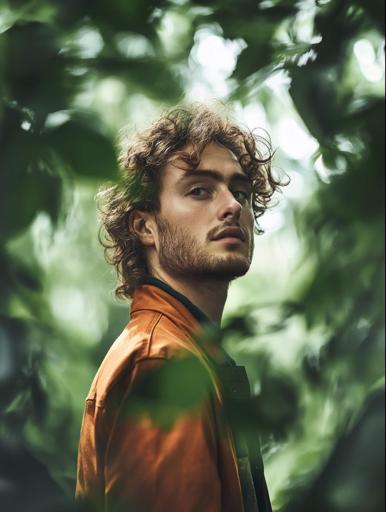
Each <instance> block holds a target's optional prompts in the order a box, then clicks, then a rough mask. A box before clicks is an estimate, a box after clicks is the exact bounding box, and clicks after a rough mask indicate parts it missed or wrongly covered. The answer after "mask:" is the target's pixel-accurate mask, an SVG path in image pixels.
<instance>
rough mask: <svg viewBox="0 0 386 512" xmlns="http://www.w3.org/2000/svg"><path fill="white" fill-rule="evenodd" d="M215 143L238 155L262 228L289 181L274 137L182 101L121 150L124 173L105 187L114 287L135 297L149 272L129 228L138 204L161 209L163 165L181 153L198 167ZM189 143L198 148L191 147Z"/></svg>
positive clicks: (105, 225) (108, 252) (143, 208)
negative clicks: (280, 175)
mask: <svg viewBox="0 0 386 512" xmlns="http://www.w3.org/2000/svg"><path fill="white" fill-rule="evenodd" d="M210 143H217V144H220V145H222V146H224V147H226V148H228V149H229V150H231V151H232V152H233V153H234V155H235V156H236V157H237V159H238V161H239V163H240V165H241V167H242V169H243V171H244V172H245V174H246V175H247V176H248V177H249V178H250V181H251V184H252V209H253V214H254V218H255V223H256V227H255V230H256V233H257V234H261V233H262V232H263V230H262V229H261V228H260V226H259V223H258V218H259V217H261V215H263V213H264V212H265V211H266V209H267V208H268V207H269V203H270V201H271V198H272V195H273V194H274V193H275V191H277V190H280V187H281V186H282V185H284V184H283V183H281V182H280V181H279V180H278V179H277V178H275V177H274V175H273V173H272V158H273V151H272V148H271V143H270V140H269V139H265V138H263V137H258V136H256V135H255V134H254V133H253V132H251V131H250V130H249V129H247V128H242V127H240V126H238V125H236V124H235V123H233V122H231V121H230V120H229V119H228V117H226V116H224V115H222V113H219V112H217V111H216V110H214V109H210V108H209V107H207V106H204V105H188V106H179V107H176V108H174V109H172V110H170V111H168V112H166V113H165V114H164V115H163V116H162V117H161V118H160V119H158V120H157V121H156V122H155V123H154V124H152V125H151V126H150V128H149V129H148V130H146V131H144V132H142V133H140V134H138V135H137V136H136V139H135V140H134V141H133V142H131V143H130V144H129V145H128V147H127V146H126V148H125V149H124V150H123V151H122V153H121V156H120V164H121V179H120V181H119V183H118V184H116V185H114V186H111V187H109V188H106V189H104V190H102V191H101V192H100V194H99V196H100V198H101V199H102V203H103V204H101V205H100V213H101V220H102V226H101V228H102V230H104V238H103V239H102V237H100V241H101V243H102V245H103V246H104V248H105V257H106V260H107V262H108V263H110V264H111V265H113V266H114V267H115V268H116V270H117V274H118V278H119V283H118V286H117V288H116V290H115V293H116V295H117V296H119V297H121V298H131V297H132V294H133V292H134V290H135V289H136V288H137V287H138V286H140V285H141V283H142V281H143V279H144V278H145V277H147V276H148V275H149V273H148V268H147V261H146V256H145V252H144V248H143V247H142V244H141V243H140V241H139V239H138V238H137V236H136V234H135V233H134V232H131V231H130V224H129V217H130V214H131V212H132V211H133V210H135V209H138V210H141V211H151V212H158V211H159V208H160V204H159V190H160V175H161V172H160V171H161V170H162V169H163V168H164V167H165V165H166V164H167V163H168V162H169V161H170V159H171V158H172V157H176V156H178V157H179V158H181V159H182V161H183V162H184V163H185V164H187V165H188V168H190V169H192V170H194V169H196V168H197V167H198V165H199V163H200V159H201V154H202V152H203V150H204V149H205V147H206V146H207V145H208V144H210ZM187 145H189V146H190V147H192V148H193V149H192V150H191V151H189V153H188V152H186V151H184V149H185V148H186V146H187Z"/></svg>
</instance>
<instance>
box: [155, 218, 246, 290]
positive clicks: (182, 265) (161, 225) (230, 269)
mask: <svg viewBox="0 0 386 512" xmlns="http://www.w3.org/2000/svg"><path fill="white" fill-rule="evenodd" d="M155 220H156V224H157V227H158V234H159V244H160V247H159V254H158V258H159V264H160V266H161V268H162V269H164V270H165V271H166V272H168V273H169V274H170V275H172V276H176V277H183V278H185V279H186V278H187V279H211V280H222V281H223V280H227V281H231V280H233V279H235V278H237V277H241V276H243V275H245V274H246V273H247V272H248V270H249V267H250V265H251V259H252V254H253V248H254V247H253V237H251V240H250V242H249V251H248V255H245V254H241V253H240V250H239V248H238V247H232V248H229V249H226V254H222V255H219V254H210V252H209V250H206V249H205V248H203V247H200V244H199V243H198V242H197V240H196V239H195V238H194V237H193V236H192V235H191V234H190V232H189V231H188V230H185V229H183V228H181V227H179V226H174V225H172V224H170V223H169V222H168V221H167V220H166V219H162V218H161V217H156V219H155ZM232 251H233V252H232ZM224 252H225V250H224Z"/></svg>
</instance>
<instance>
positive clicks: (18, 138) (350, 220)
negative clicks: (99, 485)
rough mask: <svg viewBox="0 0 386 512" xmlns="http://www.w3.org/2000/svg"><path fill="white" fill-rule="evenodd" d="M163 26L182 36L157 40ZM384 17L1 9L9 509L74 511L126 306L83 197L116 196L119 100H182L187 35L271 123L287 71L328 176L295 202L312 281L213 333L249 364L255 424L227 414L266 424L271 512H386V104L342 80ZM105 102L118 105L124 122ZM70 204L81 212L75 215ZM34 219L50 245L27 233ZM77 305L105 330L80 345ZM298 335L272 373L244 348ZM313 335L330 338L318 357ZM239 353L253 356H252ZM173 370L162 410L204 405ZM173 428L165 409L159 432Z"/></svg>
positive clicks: (194, 5) (29, 4) (226, 8)
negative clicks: (301, 327) (98, 372)
mask: <svg viewBox="0 0 386 512" xmlns="http://www.w3.org/2000/svg"><path fill="white" fill-rule="evenodd" d="M304 15H307V16H308V19H309V20H311V21H309V23H310V26H311V30H310V31H309V35H308V36H307V37H305V36H304V33H303V32H302V31H301V30H299V24H301V22H300V21H299V19H300V18H301V17H302V16H304ZM168 20H169V22H170V20H175V22H176V23H177V24H178V25H180V26H183V27H184V30H180V31H178V30H177V31H176V32H174V33H173V32H172V34H174V35H170V33H168V32H167V30H166V32H165V30H164V28H163V27H164V25H163V24H166V26H167V23H166V22H167V21H168ZM384 20H385V6H384V2H382V1H380V0H374V1H371V2H365V1H362V0H356V1H354V2H348V1H346V0H329V1H323V2H316V1H315V2H312V1H308V0H305V1H303V2H293V1H288V0H273V1H271V2H263V1H257V0H254V1H252V0H242V1H239V2H234V1H230V0H229V1H228V0H227V1H215V0H213V1H205V2H204V1H186V2H171V1H167V0H152V1H147V2H144V1H143V0H135V1H132V0H130V1H124V0H121V1H114V2H110V3H108V2H104V1H102V0H98V1H97V2H91V3H90V2H86V1H84V0H82V1H75V0H69V1H66V2H49V1H48V0H39V1H32V0H25V1H22V0H18V1H15V0H12V1H11V0H8V1H3V2H2V4H1V5H0V242H1V245H0V275H1V287H0V304H1V316H0V404H1V412H0V478H1V479H2V481H4V482H6V483H5V484H4V486H2V488H1V490H0V495H1V499H2V503H4V504H5V506H6V507H7V510H15V511H19V510H24V509H25V508H26V507H28V509H29V510H39V511H40V510H43V511H45V510H47V511H51V510H72V509H73V506H72V502H71V499H69V498H68V496H71V494H72V492H73V481H74V467H75V456H76V449H77V440H78V433H79V426H80V419H81V414H82V407H83V403H82V400H83V398H84V396H85V393H86V391H87V387H88V386H89V383H90V380H91V377H92V374H93V372H94V371H95V368H96V367H97V365H98V364H99V362H100V360H101V358H102V357H103V355H104V353H105V351H106V349H107V347H108V346H109V345H110V343H111V341H112V340H113V339H114V337H115V336H116V335H117V334H118V333H119V331H120V330H121V327H122V326H123V325H124V323H125V321H126V320H127V318H126V316H127V312H126V309H123V308H119V307H118V306H117V305H114V304H113V303H112V302H111V301H110V300H109V299H108V297H106V287H107V286H110V284H111V283H110V282H107V281H108V279H107V278H106V277H105V274H104V269H105V267H104V266H103V264H102V263H101V261H100V260H98V259H97V256H96V253H97V251H98V249H97V246H96V245H95V246H94V245H93V243H94V238H95V239H96V223H95V218H94V216H95V214H94V209H95V206H94V204H93V203H91V202H90V201H89V199H90V198H91V196H92V195H94V193H95V191H96V189H97V187H98V186H99V184H101V183H102V182H103V181H105V180H106V179H107V180H111V179H114V176H115V172H116V150H115V141H114V137H115V135H116V132H117V130H118V129H119V128H120V127H121V126H122V124H123V123H126V122H127V121H128V119H127V118H126V116H127V115H130V109H129V108H127V103H125V101H132V103H133V104H134V105H135V104H136V103H137V102H138V103H139V104H140V101H141V98H143V97H144V96H146V97H147V98H150V99H151V100H152V101H153V102H154V103H155V104H156V105H157V106H158V105H159V106H161V107H162V105H164V104H169V103H171V104H172V103H176V102H178V101H179V100H180V99H181V98H182V97H183V93H184V90H185V88H186V87H187V85H189V79H190V78H191V77H189V73H186V69H188V58H189V55H190V51H191V49H192V47H193V45H194V44H195V41H194V36H195V34H196V33H198V31H199V30H200V29H202V28H203V27H204V28H206V29H208V27H209V28H210V27H212V28H213V27H215V29H216V33H218V34H221V35H222V36H223V38H225V39H227V40H236V41H238V40H242V42H243V45H242V48H241V53H240V55H239V56H238V59H237V62H236V65H235V69H234V71H233V74H232V76H231V79H232V87H233V89H232V90H231V92H230V96H229V100H230V101H234V102H240V103H241V104H242V105H248V104H249V103H252V104H253V103H258V102H261V104H262V105H263V106H264V107H265V109H266V110H267V112H268V113H272V112H275V109H276V108H277V106H275V105H274V104H273V103H272V102H270V100H269V99H267V95H266V93H265V92H264V91H263V92H262V90H261V89H262V85H263V83H264V80H265V79H266V78H269V77H271V76H274V74H275V73H277V72H278V71H281V72H283V73H285V74H286V76H287V77H288V82H289V83H290V86H289V94H290V97H291V99H292V102H293V106H294V108H295V109H296V112H297V114H298V115H299V117H300V118H301V120H302V122H303V124H304V126H305V127H306V129H307V130H308V132H309V134H311V135H312V136H313V137H314V138H315V139H316V140H317V141H318V144H319V149H318V152H317V154H316V155H315V160H319V161H320V160H321V161H322V162H323V165H324V168H325V170H326V173H327V175H328V177H327V178H324V179H322V178H318V177H316V186H315V190H314V192H313V193H312V194H307V198H308V200H307V202H306V204H304V202H301V201H299V204H297V205H295V208H294V212H293V215H294V218H295V221H296V227H297V229H298V232H299V233H300V235H301V242H302V251H303V256H302V258H301V259H300V261H299V262H298V266H299V268H302V269H307V271H303V274H302V276H301V279H300V280H299V282H296V283H292V288H291V290H289V291H288V290H286V293H287V295H286V296H284V297H282V300H281V301H280V304H279V307H278V308H277V310H278V318H276V319H275V320H273V321H269V322H268V326H264V321H260V319H261V318H263V314H262V312H260V311H259V310H258V308H257V306H256V307H253V308H252V310H251V311H249V310H248V308H244V309H242V310H240V311H239V312H238V314H235V315H233V316H232V317H229V318H228V321H227V322H226V323H225V325H224V332H223V333H222V336H223V338H224V344H225V345H226V346H228V347H229V348H230V350H232V349H233V350H234V352H235V353H237V352H238V351H239V353H240V354H241V356H243V357H244V358H245V360H246V361H245V362H246V363H247V364H248V369H249V372H250V375H251V380H252V383H253V384H254V388H255V389H257V390H258V391H257V392H256V396H255V397H254V399H253V401H252V402H251V403H250V404H249V407H248V410H237V411H236V415H237V416H238V417H240V418H242V419H243V418H244V419H245V421H244V424H250V425H253V426H254V425H258V427H259V428H260V430H261V433H262V436H263V440H264V444H263V448H264V452H265V455H266V458H267V460H268V462H269V463H271V464H273V465H274V464H275V454H276V453H277V452H278V451H281V452H283V451H285V450H287V451H288V454H289V455H288V456H287V459H286V465H287V466H288V471H287V473H286V474H287V475H289V479H290V483H284V482H283V483H282V485H281V486H280V489H279V490H278V491H277V493H276V496H274V498H275V505H276V508H277V510H279V509H280V510H288V512H302V511H305V510H307V511H309V510H315V512H317V511H318V510H323V511H326V510H327V511H328V512H346V511H347V512H348V511H350V512H356V511H357V510H358V511H363V510H366V512H377V511H378V510H382V509H383V508H384V492H383V491H382V485H383V469H382V468H383V460H382V450H381V446H383V445H382V439H383V430H384V416H383V406H384V399H383V397H382V396H381V394H380V393H378V394H376V395H375V396H374V398H370V399H369V398H368V397H369V396H370V395H371V394H372V391H373V390H374V387H378V385H377V383H379V382H382V379H383V376H384V362H383V354H384V342H383V333H384V308H383V305H384V286H383V281H384V261H383V260H384V188H385V187H384V150H383V147H384V138H385V133H384V97H383V95H382V94H379V92H375V90H373V89H371V88H370V87H367V88H366V87H362V83H361V78H359V75H358V73H357V74H355V73H353V71H352V53H353V48H354V45H355V43H356V42H358V41H359V40H361V39H363V38H368V39H370V40H373V41H376V44H380V43H379V41H382V38H383V32H384ZM163 30H164V32H163ZM165 34H166V35H165ZM168 38H175V39H176V40H173V41H168ZM171 43H173V44H171ZM186 76H188V79H187V78H186ZM106 81H110V84H111V81H113V84H115V85H117V84H118V86H119V87H121V89H119V87H118V88H115V89H114V88H110V89H108V95H109V97H108V101H109V102H110V103H108V102H107V103H103V102H102V101H100V99H99V100H98V98H99V97H98V96H97V94H96V93H95V91H98V90H99V88H101V87H102V86H103V85H104V84H106ZM119 90H120V91H121V92H120V98H116V97H115V96H114V95H115V94H118V92H119ZM90 91H92V92H94V93H95V96H93V98H94V101H91V100H90V99H88V98H89V97H90ZM87 95H89V96H87ZM98 101H99V103H98ZM114 101H116V103H114ZM106 104H108V105H118V107H116V108H117V111H118V114H115V117H114V112H113V111H114V108H113V107H111V112H106V111H105V110H106ZM110 114H111V118H110V117H109V115H110ZM106 119H108V120H110V123H109V126H108V123H107V122H106ZM117 119H118V120H119V123H120V124H118V121H117ZM112 131H113V134H112ZM277 142H278V143H279V144H280V141H277ZM292 165H293V162H292ZM298 165H299V167H301V163H296V166H298ZM307 172H308V174H312V175H313V176H314V174H313V171H312V170H311V169H307ZM316 176H317V175H316ZM304 192H307V191H304ZM84 196H87V200H86V199H85V198H84ZM76 201H80V203H81V208H80V210H76V209H75V212H76V213H75V214H74V213H73V212H74V210H73V205H74V204H76ZM71 216H74V218H73V219H72V223H73V225H76V227H77V229H78V230H79V233H78V232H76V234H73V235H71V236H73V239H72V240H71V237H69V238H68V239H66V241H65V242H63V243H62V245H60V242H58V240H57V239H55V236H56V235H55V233H63V232H66V229H67V228H66V226H67V224H66V222H68V219H69V218H70V219H71ZM42 219H43V220H42ZM44 219H46V220H47V222H48V226H49V228H47V229H48V232H49V233H48V235H47V233H46V235H45V236H43V235H42V234H41V233H40V232H39V231H38V227H39V226H40V227H41V226H42V225H44V222H45V221H44ZM75 231H76V230H75ZM94 235H95V236H94ZM44 240H46V242H44ZM47 240H48V242H47ZM44 243H46V245H44ZM299 243H300V242H299ZM39 244H42V247H40V245H39ZM55 244H59V247H61V249H59V252H60V251H62V254H60V256H61V257H60V258H59V257H58V260H59V261H60V266H59V268H58V267H55V265H54V264H53V263H52V261H51V260H50V258H51V256H49V255H50V254H52V253H51V252H50V250H51V249H52V247H51V245H52V246H55ZM68 246H70V247H71V249H68ZM272 279H273V276H272ZM74 283H76V288H77V291H79V289H80V290H81V292H82V294H83V295H82V297H83V299H82V300H80V299H79V300H80V302H79V303H77V302H76V297H78V298H79V296H78V295H76V294H75V295H66V292H67V291H68V290H69V289H71V286H74ZM295 284H296V286H295ZM252 289H253V287H251V290H252ZM70 291H71V290H70ZM60 293H62V294H64V295H63V297H64V298H63V299H61V300H59V299H58V296H59V298H60ZM58 294H59V295H58ZM69 296H70V297H73V298H71V299H68V297H69ZM247 296H248V290H247V288H246V289H245V297H247ZM82 301H83V302H82ZM58 304H59V306H58ZM85 304H86V305H87V307H85ZM101 304H103V307H101ZM79 307H80V308H81V309H82V308H83V309H82V311H83V312H84V313H83V314H84V315H86V314H87V312H88V311H89V310H95V311H96V313H95V316H94V317H92V318H93V320H92V321H90V320H89V319H88V318H85V319H83V318H82V322H79V323H81V324H82V325H78V326H77V330H76V329H75V330H74V328H73V326H71V325H70V323H69V322H67V320H66V318H67V317H66V315H67V314H68V310H69V309H71V308H72V309H73V310H76V309H77V308H79ZM55 308H56V309H55ZM58 309H60V310H61V314H62V316H60V315H59V314H58V312H57V310H58ZM271 309H272V308H271ZM101 311H103V312H105V313H104V314H99V313H100V312H101ZM60 319H61V320H60ZM63 319H64V320H63ZM98 321H99V322H100V324H98ZM296 321H304V323H305V325H306V326H307V329H308V331H307V335H305V334H302V335H303V336H306V338H307V339H306V340H304V343H303V349H302V350H301V351H300V352H299V354H298V357H297V359H298V360H297V361H296V362H293V363H292V366H289V367H287V368H284V367H280V365H279V364H278V362H277V361H275V359H274V357H273V356H272V354H271V353H269V351H268V350H266V349H264V348H262V347H261V346H258V347H257V348H256V345H255V344H254V343H255V340H256V339H263V338H264V337H267V336H268V337H269V339H270V340H271V343H274V340H275V339H277V337H279V338H280V339H281V341H282V340H283V339H284V340H285V339H286V338H287V333H288V336H289V329H290V325H291V322H296ZM103 322H105V324H103ZM94 324H95V325H94ZM82 329H83V330H82ZM318 329H319V331H321V332H322V338H323V340H322V342H321V343H319V344H316V345H313V344H312V343H311V341H309V340H311V339H312V336H313V332H315V331H316V330H318ZM308 336H309V340H308ZM247 344H248V347H249V346H250V347H252V348H248V350H249V351H248V350H247V351H244V353H243V350H242V349H241V348H240V347H243V346H244V347H245V346H247ZM315 347H316V348H315ZM282 350H284V348H283V349H282ZM243 354H244V355H243ZM183 373H184V374H185V375H190V376H191V378H190V379H187V380H186V381H185V382H186V383H187V387H186V389H185V388H184V390H185V393H184V394H183V396H184V397H185V398H186V399H188V398H189V397H190V400H188V402H189V403H185V402H182V403H181V402H180V396H181V395H178V397H176V396H175V395H174V394H173V392H174V389H175V383H176V381H179V379H180V375H181V372H180V368H179V367H177V366H176V367H174V368H172V369H171V371H168V372H167V378H166V380H165V379H163V378H162V379H161V381H162V382H163V384H159V385H157V386H155V385H153V383H152V384H151V386H150V389H155V388H156V389H157V390H159V392H160V394H161V395H162V397H163V401H165V400H166V402H169V406H170V407H169V409H168V411H169V413H170V410H171V409H173V411H174V412H178V410H179V409H180V408H181V407H182V408H184V407H187V406H188V405H191V402H194V403H196V402H197V401H199V400H200V399H201V397H202V395H203V394H205V389H206V387H205V386H203V387H200V386H198V388H197V386H195V385H193V384H194V382H195V381H194V378H193V374H194V371H193V369H192V368H191V367H189V365H188V366H187V367H186V368H185V367H184V370H183ZM165 375H166V374H165ZM158 377H159V378H161V377H160V376H158ZM161 381H160V382H161ZM192 383H193V384H192ZM201 384H202V385H203V384H204V380H202V381H201ZM141 396H142V395H141ZM142 398H143V397H142ZM145 398H146V397H145ZM150 398H151V397H150ZM150 398H149V396H147V398H146V399H144V402H145V403H148V402H146V400H150ZM156 398H157V400H158V398H159V397H158V396H157V397H156ZM157 400H156V401H157ZM138 404H139V405H141V404H142V405H143V401H141V400H139V402H138ZM362 406H363V409H362ZM328 408H330V409H332V411H333V413H332V414H331V415H330V416H329V421H330V424H329V426H328V428H327V429H325V431H324V437H323V436H322V435H321V434H320V432H321V430H320V425H319V423H321V420H320V417H322V416H323V414H324V413H323V411H325V410H326V409H328ZM161 409H162V407H161ZM360 410H362V412H361V413H360V412H359V411H360ZM169 413H168V414H167V416H165V410H164V409H163V410H160V411H156V414H157V417H159V418H160V421H161V422H162V423H163V424H165V425H166V426H167V424H168V421H169V420H170V419H171V417H173V414H169ZM252 435H253V434H252ZM291 450H292V451H291ZM276 456H277V455H276ZM289 459H291V460H289ZM294 461H295V462H296V464H297V465H298V467H293V466H294V465H295V462H294ZM273 467H276V466H273ZM21 489H23V490H24V491H23V493H21V492H20V490H21ZM43 496H44V499H43V498H42V497H43ZM317 507H319V508H317Z"/></svg>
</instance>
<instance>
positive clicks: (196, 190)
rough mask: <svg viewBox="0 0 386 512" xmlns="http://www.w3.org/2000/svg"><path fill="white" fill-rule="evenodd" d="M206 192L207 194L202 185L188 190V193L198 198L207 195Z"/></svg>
mask: <svg viewBox="0 0 386 512" xmlns="http://www.w3.org/2000/svg"><path fill="white" fill-rule="evenodd" d="M208 194H209V191H208V189H207V188H204V187H195V188H193V189H192V190H191V191H190V192H189V195H191V196H194V197H198V198H204V197H207V195H208Z"/></svg>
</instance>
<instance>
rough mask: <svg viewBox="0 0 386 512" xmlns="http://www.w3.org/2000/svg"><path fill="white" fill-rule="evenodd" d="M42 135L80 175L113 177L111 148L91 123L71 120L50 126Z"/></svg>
mask: <svg viewBox="0 0 386 512" xmlns="http://www.w3.org/2000/svg"><path fill="white" fill-rule="evenodd" d="M45 138H46V141H47V143H48V144H49V145H50V146H51V147H52V148H53V149H54V150H55V151H57V153H58V154H59V155H60V157H61V158H62V160H63V161H64V162H65V163H66V164H68V165H69V166H70V167H71V168H72V169H73V170H74V172H76V173H77V174H79V175H80V176H87V177H93V178H106V179H109V178H113V177H115V171H116V168H117V163H116V155H115V151H114V147H113V145H112V143H111V141H110V140H109V139H108V137H106V136H105V135H103V134H102V132H101V131H100V130H99V129H98V128H97V126H95V123H94V124H91V121H88V120H84V119H82V120H81V119H72V120H69V121H66V122H65V123H64V124H62V125H60V126H58V127H55V128H52V129H51V130H50V131H48V132H47V134H46V137H45Z"/></svg>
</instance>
